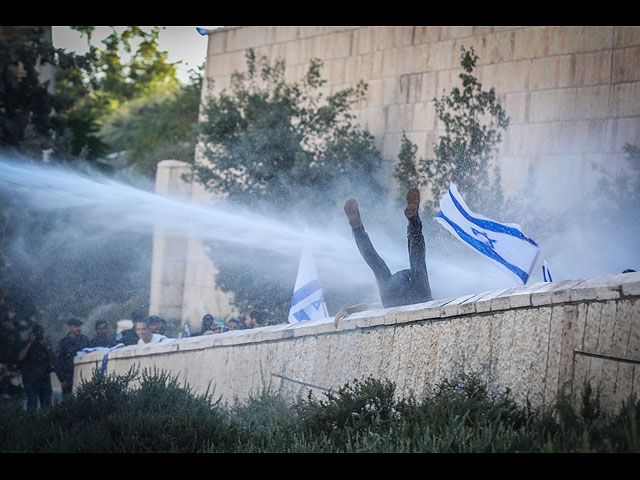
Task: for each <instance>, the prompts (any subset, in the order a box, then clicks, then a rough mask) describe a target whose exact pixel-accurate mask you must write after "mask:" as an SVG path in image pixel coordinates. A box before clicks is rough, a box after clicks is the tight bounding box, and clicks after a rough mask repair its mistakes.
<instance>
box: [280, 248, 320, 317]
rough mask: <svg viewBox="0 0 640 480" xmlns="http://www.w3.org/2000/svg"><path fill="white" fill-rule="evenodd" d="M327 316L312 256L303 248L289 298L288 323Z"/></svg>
mask: <svg viewBox="0 0 640 480" xmlns="http://www.w3.org/2000/svg"><path fill="white" fill-rule="evenodd" d="M328 316H329V314H328V313H327V305H326V304H325V301H324V294H323V293H322V286H321V285H320V280H319V279H318V272H317V270H316V265H315V262H314V261H313V256H312V255H311V252H310V251H309V250H308V249H305V250H304V251H303V252H302V258H301V259H300V266H299V268H298V276H297V277H296V285H295V287H294V289H293V297H292V298H291V309H290V310H289V323H296V322H300V321H303V320H317V319H320V318H327V317H328Z"/></svg>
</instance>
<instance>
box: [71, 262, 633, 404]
mask: <svg viewBox="0 0 640 480" xmlns="http://www.w3.org/2000/svg"><path fill="white" fill-rule="evenodd" d="M102 360H103V352H101V351H99V352H94V353H90V354H86V355H84V356H78V357H76V361H75V362H76V369H75V379H74V382H75V385H76V386H77V385H78V384H79V382H81V381H82V380H83V379H88V378H90V377H91V375H92V372H93V371H94V369H95V368H96V367H97V366H99V365H100V364H101V363H102ZM132 366H137V367H139V368H143V369H144V368H147V369H151V370H152V369H154V368H156V369H159V370H164V371H167V372H171V373H172V374H173V375H178V378H179V380H180V381H182V382H185V383H187V384H188V385H189V386H190V387H191V388H193V390H194V391H196V392H201V393H202V392H205V391H206V390H207V388H208V387H211V388H212V389H214V394H215V397H219V396H221V397H222V398H223V400H226V401H233V399H234V398H235V397H237V398H240V399H243V398H246V397H247V396H249V395H251V394H254V393H259V392H260V391H261V390H262V389H263V388H265V387H267V388H270V389H271V390H272V391H274V392H280V394H281V395H282V396H283V397H284V398H285V399H288V400H292V399H295V398H296V396H298V395H305V394H306V393H307V392H308V391H309V390H312V391H313V392H314V393H315V394H317V395H321V394H322V393H323V392H326V391H331V390H336V389H337V388H339V387H340V386H342V385H344V384H345V383H346V382H349V381H352V380H353V379H355V378H360V379H362V378H366V377H367V376H369V375H372V376H374V377H377V378H387V379H389V380H392V381H394V382H395V383H396V385H397V386H398V395H399V396H404V395H406V394H408V393H415V394H416V395H418V396H420V395H423V394H424V393H425V392H427V391H428V390H429V389H430V388H432V387H434V386H435V385H437V384H438V383H439V382H440V381H442V380H445V379H449V378H451V377H452V376H454V375H455V374H456V373H462V372H466V373H476V374H479V375H480V376H481V377H482V378H484V379H485V380H487V381H489V382H490V384H492V385H494V386H496V387H498V388H501V389H503V388H510V389H511V391H512V393H513V395H514V398H515V399H516V400H517V401H519V402H523V403H524V402H525V401H526V400H529V401H531V403H532V404H533V405H534V406H537V405H542V404H549V403H551V402H553V400H554V399H555V398H556V395H557V393H558V392H559V391H560V390H561V389H565V390H564V391H565V392H566V393H568V394H571V395H573V396H574V397H575V398H580V397H579V396H580V392H581V389H582V387H583V385H584V382H585V381H589V382H590V383H591V384H592V386H594V387H596V388H598V389H600V391H601V408H602V409H603V411H604V412H605V413H607V412H609V413H610V412H613V411H616V410H617V409H618V408H619V407H620V405H621V402H622V401H624V400H627V399H628V398H629V396H630V395H631V394H634V395H636V396H637V395H638V394H640V273H627V274H618V275H608V276H601V277H593V278H587V279H582V280H568V281H562V282H552V283H543V282H541V283H536V284H532V285H526V286H523V287H515V288H509V289H504V290H498V291H491V292H483V293H480V294H477V295H468V296H464V297H459V298H449V299H441V300H434V301H432V302H428V303H425V304H417V305H411V306H405V307H397V308H390V309H381V310H375V311H369V312H362V313H358V314H353V315H351V316H349V317H347V318H346V319H344V320H343V321H341V322H340V325H339V327H338V328H337V329H336V328H335V326H334V324H333V319H332V318H327V319H323V320H318V321H309V322H300V323H298V324H293V325H289V324H282V325H275V326H270V327H263V328H258V329H253V330H238V331H231V332H225V333H222V334H217V335H211V336H202V337H192V338H185V339H179V340H171V341H168V342H163V343H160V344H154V345H146V346H129V347H122V348H120V349H117V350H114V351H113V352H111V353H110V354H109V356H108V362H107V373H108V374H109V373H125V372H127V371H128V370H129V368H130V367H132ZM210 391H211V390H210Z"/></svg>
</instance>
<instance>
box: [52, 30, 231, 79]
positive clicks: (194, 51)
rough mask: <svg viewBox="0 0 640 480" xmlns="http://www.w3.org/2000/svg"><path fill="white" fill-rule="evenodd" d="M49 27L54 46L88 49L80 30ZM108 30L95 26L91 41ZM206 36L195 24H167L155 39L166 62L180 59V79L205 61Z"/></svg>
mask: <svg viewBox="0 0 640 480" xmlns="http://www.w3.org/2000/svg"><path fill="white" fill-rule="evenodd" d="M144 28H150V27H144ZM198 28H205V29H213V28H218V27H210V26H200V25H198ZM52 31H53V44H54V45H55V46H56V47H58V48H64V49H66V50H67V51H70V52H71V51H73V52H77V53H80V54H82V53H85V52H86V51H87V39H86V38H81V37H80V34H79V33H78V32H75V31H73V30H71V28H70V27H68V26H54V27H53V28H52ZM110 32H111V27H106V26H97V27H96V32H95V33H94V37H93V43H94V45H97V46H102V45H101V43H100V42H101V41H102V40H103V39H104V38H105V37H106V36H107V35H109V33H110ZM207 39H208V37H207V36H206V35H201V34H200V33H198V31H197V30H196V27H195V26H193V27H187V26H167V27H166V28H165V29H164V30H162V31H161V32H160V36H159V39H158V40H159V47H160V50H163V51H167V52H168V61H169V62H172V63H173V62H178V61H181V62H182V63H181V64H179V65H178V66H177V68H178V78H180V80H182V81H183V82H187V81H188V79H189V70H191V69H196V68H197V67H199V66H200V65H202V64H203V63H204V60H205V57H206V54H207Z"/></svg>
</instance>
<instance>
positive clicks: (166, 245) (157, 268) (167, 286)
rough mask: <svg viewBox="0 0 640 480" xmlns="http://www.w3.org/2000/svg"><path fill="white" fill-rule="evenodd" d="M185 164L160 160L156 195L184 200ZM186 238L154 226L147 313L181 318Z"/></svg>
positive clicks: (187, 185) (188, 188)
mask: <svg viewBox="0 0 640 480" xmlns="http://www.w3.org/2000/svg"><path fill="white" fill-rule="evenodd" d="M188 171H189V165H188V164H187V163H185V162H180V161H177V160H163V161H161V162H159V163H158V168H157V172H156V193H157V194H158V195H162V196H165V197H181V196H183V197H188V196H190V192H191V184H190V183H188V182H185V181H184V180H183V179H182V175H183V174H185V173H187V172H188ZM188 243H189V239H188V238H186V237H184V236H173V235H171V234H170V233H169V232H166V231H165V227H164V226H163V225H162V224H161V223H159V224H156V226H155V229H154V234H153V261H152V264H151V295H150V300H149V314H150V315H159V316H161V317H163V318H180V319H181V318H182V304H183V301H182V300H183V292H184V280H185V267H186V263H187V248H188Z"/></svg>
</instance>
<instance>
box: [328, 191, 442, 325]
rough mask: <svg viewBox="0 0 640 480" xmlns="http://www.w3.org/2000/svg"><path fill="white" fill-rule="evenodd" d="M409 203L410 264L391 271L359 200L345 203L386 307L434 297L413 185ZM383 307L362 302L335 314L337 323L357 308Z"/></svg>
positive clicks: (406, 209)
mask: <svg viewBox="0 0 640 480" xmlns="http://www.w3.org/2000/svg"><path fill="white" fill-rule="evenodd" d="M406 200H407V207H406V208H405V211H404V214H405V217H407V220H408V222H409V225H408V226H407V242H408V248H409V268H408V269H406V270H400V271H398V272H396V273H394V274H391V271H390V270H389V267H388V266H387V264H386V263H385V262H384V260H383V259H382V258H381V257H380V255H378V252H376V250H375V248H373V245H372V243H371V240H370V239H369V236H368V235H367V232H366V231H365V229H364V226H363V224H362V219H361V218H360V212H359V211H358V202H356V200H355V199H353V198H350V199H349V200H347V201H346V202H345V204H344V213H345V215H346V216H347V219H348V220H349V225H350V226H351V230H352V232H353V236H354V238H355V241H356V246H357V247H358V250H359V251H360V254H361V255H362V258H363V259H364V261H365V262H366V263H367V265H369V267H370V268H371V270H372V271H373V274H374V276H375V278H376V282H377V284H378V290H379V293H380V299H381V300H382V306H383V307H384V308H389V307H397V306H400V305H412V304H415V303H423V302H428V301H429V300H431V287H430V286H429V275H428V273H427V263H426V259H425V254H426V247H425V242H424V237H423V235H422V221H421V220H420V215H419V213H418V211H419V207H420V191H419V190H418V189H417V188H415V187H414V188H411V189H409V191H408V192H407V195H406ZM375 307H379V305H366V304H360V305H355V306H353V307H347V308H344V309H342V310H340V311H339V312H338V313H336V315H335V320H334V322H335V325H336V326H337V325H338V321H339V320H340V319H341V318H344V317H346V316H347V315H350V314H352V313H355V312H360V311H364V310H368V309H370V308H375Z"/></svg>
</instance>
